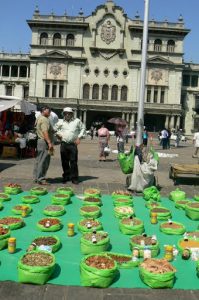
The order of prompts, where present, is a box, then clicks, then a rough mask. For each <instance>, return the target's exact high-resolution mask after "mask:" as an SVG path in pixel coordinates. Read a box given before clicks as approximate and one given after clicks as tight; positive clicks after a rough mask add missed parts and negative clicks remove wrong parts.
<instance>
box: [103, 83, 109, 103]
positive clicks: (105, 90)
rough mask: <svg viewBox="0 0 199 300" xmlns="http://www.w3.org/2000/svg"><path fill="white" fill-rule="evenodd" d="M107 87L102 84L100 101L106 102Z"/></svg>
mask: <svg viewBox="0 0 199 300" xmlns="http://www.w3.org/2000/svg"><path fill="white" fill-rule="evenodd" d="M108 89H109V88H108V85H107V84H104V85H103V87H102V100H108Z"/></svg>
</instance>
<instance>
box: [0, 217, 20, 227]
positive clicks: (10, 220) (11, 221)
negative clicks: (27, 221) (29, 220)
mask: <svg viewBox="0 0 199 300" xmlns="http://www.w3.org/2000/svg"><path fill="white" fill-rule="evenodd" d="M0 224H2V225H7V226H9V228H10V229H11V230H15V229H18V228H21V227H23V226H24V221H23V219H22V218H20V217H13V216H8V217H3V218H2V219H0Z"/></svg>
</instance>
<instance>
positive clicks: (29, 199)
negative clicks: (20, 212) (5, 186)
mask: <svg viewBox="0 0 199 300" xmlns="http://www.w3.org/2000/svg"><path fill="white" fill-rule="evenodd" d="M21 201H22V202H23V203H26V204H35V203H38V202H40V200H39V197H38V196H36V195H26V196H23V197H21Z"/></svg>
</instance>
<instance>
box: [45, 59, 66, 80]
mask: <svg viewBox="0 0 199 300" xmlns="http://www.w3.org/2000/svg"><path fill="white" fill-rule="evenodd" d="M62 71H63V65H62V64H59V63H52V64H49V65H48V78H49V79H51V78H52V79H62V77H63V74H62V73H63V72H62Z"/></svg>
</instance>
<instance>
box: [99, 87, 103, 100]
mask: <svg viewBox="0 0 199 300" xmlns="http://www.w3.org/2000/svg"><path fill="white" fill-rule="evenodd" d="M99 100H102V85H99Z"/></svg>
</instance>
